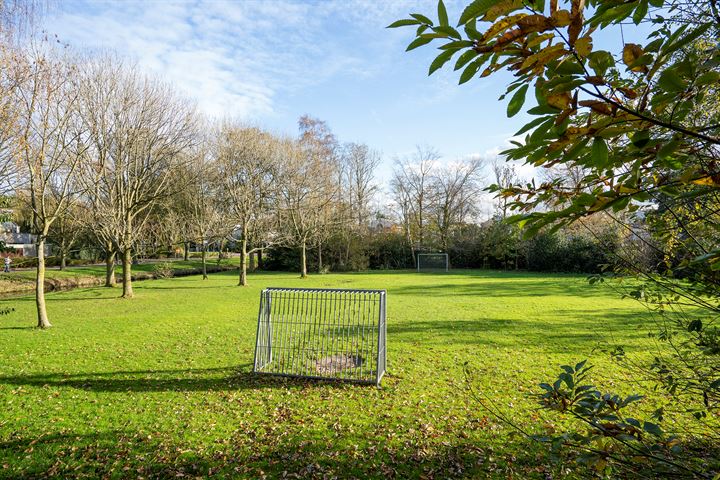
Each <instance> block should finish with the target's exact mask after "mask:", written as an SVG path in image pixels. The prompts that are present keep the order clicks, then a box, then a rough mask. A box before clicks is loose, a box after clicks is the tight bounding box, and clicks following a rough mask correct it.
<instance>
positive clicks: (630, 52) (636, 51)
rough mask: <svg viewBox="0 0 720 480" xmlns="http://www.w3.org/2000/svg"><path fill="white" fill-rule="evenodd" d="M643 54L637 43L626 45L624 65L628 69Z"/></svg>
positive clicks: (624, 48)
mask: <svg viewBox="0 0 720 480" xmlns="http://www.w3.org/2000/svg"><path fill="white" fill-rule="evenodd" d="M642 54H643V49H642V47H640V45H637V44H635V43H626V44H625V46H624V47H623V63H625V65H627V66H628V67H629V66H630V65H632V64H633V63H635V60H637V59H638V58H640V57H641V56H642Z"/></svg>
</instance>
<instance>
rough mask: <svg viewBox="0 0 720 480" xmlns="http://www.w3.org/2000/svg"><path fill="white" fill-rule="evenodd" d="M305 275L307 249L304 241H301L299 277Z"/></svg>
mask: <svg viewBox="0 0 720 480" xmlns="http://www.w3.org/2000/svg"><path fill="white" fill-rule="evenodd" d="M305 277H307V251H306V248H305V242H304V241H303V242H302V251H301V254H300V278H305Z"/></svg>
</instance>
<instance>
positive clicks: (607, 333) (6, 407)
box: [0, 271, 653, 478]
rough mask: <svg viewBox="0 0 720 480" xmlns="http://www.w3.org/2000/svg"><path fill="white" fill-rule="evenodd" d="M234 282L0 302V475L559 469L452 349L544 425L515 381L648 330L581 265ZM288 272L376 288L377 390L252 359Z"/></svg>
mask: <svg viewBox="0 0 720 480" xmlns="http://www.w3.org/2000/svg"><path fill="white" fill-rule="evenodd" d="M236 282H237V281H236V274H235V272H226V273H218V274H213V275H211V276H210V279H209V280H207V281H203V280H201V278H200V277H199V276H191V277H183V278H174V279H167V280H154V281H146V282H141V283H138V284H137V285H135V291H136V296H137V297H136V298H135V299H133V300H123V299H120V298H118V295H119V291H118V289H115V290H113V289H103V288H92V289H82V290H74V291H68V292H58V293H51V294H48V296H47V298H48V311H49V315H50V320H51V322H52V323H53V325H54V327H53V328H52V329H50V330H48V331H38V330H36V329H34V328H32V326H33V325H34V324H35V316H34V305H33V302H32V299H31V298H27V297H25V298H20V299H12V300H4V301H2V302H0V303H2V305H0V308H1V307H4V306H12V307H14V308H15V311H14V312H13V313H11V314H10V315H8V316H5V317H0V402H1V405H2V409H1V410H0V477H33V476H36V477H40V476H42V477H46V476H57V477H83V476H84V477H92V478H94V477H100V476H108V477H133V478H135V477H140V476H142V477H171V476H172V477H175V476H205V475H208V474H216V475H219V476H223V475H225V476H230V475H233V476H238V477H247V478H258V477H263V476H267V477H269V478H273V477H280V476H282V475H284V474H287V475H297V476H299V477H303V478H305V477H313V476H314V477H318V478H323V477H333V476H339V477H359V478H367V477H371V478H384V477H398V478H404V477H419V476H421V475H424V476H425V477H428V478H429V477H435V478H447V477H467V476H481V477H484V476H495V477H497V478H506V477H508V476H509V475H514V476H515V477H516V478H526V477H537V478H544V476H545V474H546V473H551V474H553V475H554V476H557V472H556V471H554V470H553V469H552V468H551V467H549V466H548V465H549V461H548V459H547V458H546V453H545V451H544V450H543V449H541V448H540V447H538V446H533V445H530V444H528V443H527V441H525V440H524V439H522V438H521V437H519V436H516V435H513V434H512V433H511V431H510V430H509V429H508V428H507V427H506V426H504V425H502V424H499V423H498V422H497V421H495V420H494V419H493V418H491V417H490V418H489V417H488V416H487V413H486V412H484V411H483V410H482V409H481V408H480V407H479V406H478V405H477V404H475V403H473V402H472V401H470V400H468V398H467V395H465V393H464V391H465V381H464V377H463V373H462V372H463V364H464V363H465V362H469V363H470V365H471V366H472V368H474V369H476V371H477V372H478V375H477V377H476V378H475V383H476V386H477V388H479V389H482V390H483V391H484V392H486V393H487V394H488V395H489V396H491V397H492V398H493V399H494V400H495V401H496V403H497V405H498V406H499V407H501V408H503V409H504V410H505V411H507V412H510V413H512V414H513V415H514V418H515V419H516V420H518V421H519V422H520V423H522V424H523V425H525V426H528V427H529V428H532V429H535V430H537V431H541V430H542V429H544V428H551V426H550V425H548V423H547V420H546V416H545V413H543V412H538V411H537V409H536V407H535V404H534V401H533V399H532V398H530V397H529V396H528V395H529V392H530V391H535V390H536V388H535V385H536V384H537V383H538V382H540V381H546V380H548V379H550V378H554V375H555V374H556V372H557V370H558V366H559V365H560V364H564V363H571V362H572V363H574V362H577V361H579V360H582V359H585V358H590V359H591V361H592V362H593V363H595V364H599V365H601V366H603V367H608V368H603V370H605V371H606V372H611V371H612V372H613V376H614V378H615V379H617V378H621V377H622V375H623V374H624V372H623V371H621V370H618V369H617V367H613V366H611V364H610V363H609V361H608V360H607V358H606V356H605V355H604V354H602V353H599V352H593V348H594V347H596V346H597V344H598V342H600V341H609V342H619V343H622V344H624V345H625V346H626V350H628V351H630V352H638V353H640V354H642V352H644V351H646V350H648V349H649V348H650V346H649V343H648V340H647V336H646V332H647V331H649V330H652V329H653V326H652V325H648V324H647V323H646V322H647V320H646V317H645V313H644V310H643V309H642V308H641V307H640V306H639V305H638V304H637V303H634V302H633V301H632V300H621V299H620V298H618V296H617V295H616V294H615V293H613V292H612V291H610V290H608V289H606V287H603V286H590V285H588V284H587V282H586V281H585V279H584V278H583V277H582V276H571V275H539V274H529V273H527V274H526V273H503V272H488V271H459V272H451V273H449V274H440V275H432V274H416V273H409V272H401V273H365V274H330V275H322V276H317V275H316V276H312V277H310V278H308V279H306V280H300V279H299V278H297V277H296V275H295V274H289V273H283V274H274V273H262V274H252V275H251V276H250V282H251V286H250V287H246V288H241V287H237V286H235V285H236ZM301 285H302V286H309V287H334V288H346V287H358V288H386V289H387V290H388V307H387V309H388V328H387V332H388V350H389V353H388V375H387V376H386V377H385V378H384V379H383V385H382V388H381V389H377V388H375V387H372V386H370V387H368V386H354V385H346V384H343V385H338V384H332V383H316V382H303V381H294V380H289V379H275V378H270V377H256V376H253V375H252V374H251V369H252V366H251V362H252V359H253V346H254V339H255V338H254V337H255V328H256V319H257V308H258V303H259V292H260V290H261V288H262V287H266V286H301ZM613 369H615V370H614V371H613ZM598 375H599V374H598ZM595 380H596V381H597V382H598V383H599V384H600V385H603V386H605V387H607V388H609V389H615V388H617V387H616V386H613V385H612V384H611V383H610V380H609V379H603V378H598V377H597V376H596V377H595ZM652 401H653V399H649V400H648V401H647V402H646V403H648V405H647V407H648V408H651V407H652ZM547 418H549V417H547ZM552 421H555V419H553V420H552Z"/></svg>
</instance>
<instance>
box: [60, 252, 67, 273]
mask: <svg viewBox="0 0 720 480" xmlns="http://www.w3.org/2000/svg"><path fill="white" fill-rule="evenodd" d="M65 265H66V262H65V251H64V250H60V270H61V271H62V270H65Z"/></svg>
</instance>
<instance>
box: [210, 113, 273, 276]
mask: <svg viewBox="0 0 720 480" xmlns="http://www.w3.org/2000/svg"><path fill="white" fill-rule="evenodd" d="M214 148H215V154H214V155H215V158H216V159H217V167H218V170H219V178H220V181H221V183H222V192H221V195H222V196H223V197H224V198H225V202H224V203H225V213H226V218H225V220H226V222H228V225H229V226H230V227H231V228H230V229H231V230H232V229H233V228H234V227H237V228H235V234H236V235H238V238H235V240H237V241H238V242H239V244H240V267H239V279H238V285H240V286H246V285H247V284H248V281H247V263H248V256H249V255H252V254H253V253H255V252H259V251H261V250H262V249H264V248H267V247H268V246H269V245H270V244H271V243H272V242H273V233H274V232H273V230H274V227H275V225H276V222H275V216H274V214H273V208H274V204H275V201H276V193H277V189H278V183H279V181H280V180H279V177H278V171H279V168H280V167H279V164H280V162H281V160H282V158H281V156H280V155H281V150H280V148H279V142H278V140H277V139H276V138H275V137H274V136H273V135H271V134H270V133H268V132H265V131H262V130H260V129H259V128H255V127H245V126H241V125H237V124H233V123H229V122H228V123H225V124H223V125H222V126H221V127H220V128H219V131H218V132H217V134H216V139H215V147H214Z"/></svg>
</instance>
